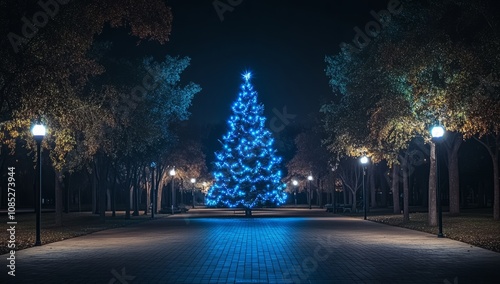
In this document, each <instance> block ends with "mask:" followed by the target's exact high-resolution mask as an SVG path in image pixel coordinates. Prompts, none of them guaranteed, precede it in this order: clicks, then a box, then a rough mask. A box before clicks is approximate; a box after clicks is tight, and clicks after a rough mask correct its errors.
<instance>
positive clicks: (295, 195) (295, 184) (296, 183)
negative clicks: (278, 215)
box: [292, 180, 299, 207]
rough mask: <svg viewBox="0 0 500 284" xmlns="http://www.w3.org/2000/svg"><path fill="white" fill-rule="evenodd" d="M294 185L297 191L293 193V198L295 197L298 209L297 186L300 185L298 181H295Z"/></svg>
mask: <svg viewBox="0 0 500 284" xmlns="http://www.w3.org/2000/svg"><path fill="white" fill-rule="evenodd" d="M292 184H293V186H294V189H295V191H294V192H293V196H294V197H295V207H297V185H298V184H299V182H298V181H296V180H293V181H292Z"/></svg>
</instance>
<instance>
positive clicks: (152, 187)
mask: <svg viewBox="0 0 500 284" xmlns="http://www.w3.org/2000/svg"><path fill="white" fill-rule="evenodd" d="M155 168H156V163H155V162H152V163H151V195H153V196H152V198H151V219H154V218H155V211H156V191H155Z"/></svg>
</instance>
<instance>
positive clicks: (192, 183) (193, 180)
mask: <svg viewBox="0 0 500 284" xmlns="http://www.w3.org/2000/svg"><path fill="white" fill-rule="evenodd" d="M195 182H196V179H194V178H192V179H191V185H192V186H193V189H192V190H191V195H192V196H193V204H192V205H191V208H194V183H195Z"/></svg>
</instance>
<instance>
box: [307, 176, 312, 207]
mask: <svg viewBox="0 0 500 284" xmlns="http://www.w3.org/2000/svg"><path fill="white" fill-rule="evenodd" d="M307 180H308V181H309V209H311V199H312V197H311V181H312V180H313V177H312V175H309V176H308V177H307Z"/></svg>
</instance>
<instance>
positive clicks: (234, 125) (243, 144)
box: [207, 73, 286, 212]
mask: <svg viewBox="0 0 500 284" xmlns="http://www.w3.org/2000/svg"><path fill="white" fill-rule="evenodd" d="M243 78H244V83H243V84H242V85H241V92H240V93H239V95H238V99H237V100H236V102H234V104H233V105H232V111H233V114H232V115H231V117H230V119H229V121H228V125H229V131H228V133H227V134H226V135H225V136H223V138H222V139H223V141H222V142H221V143H222V149H221V150H220V151H219V152H217V153H215V156H216V161H215V172H214V177H215V183H214V185H213V186H212V187H211V188H210V190H209V191H208V194H207V205H208V206H219V207H242V208H246V209H248V210H249V209H250V208H253V207H260V206H277V205H280V204H282V203H284V202H285V199H286V194H285V192H284V189H285V184H283V183H281V182H280V180H281V171H280V169H279V167H280V163H281V158H280V157H277V156H276V150H275V149H274V147H273V144H274V139H273V137H272V135H271V132H269V130H267V129H266V127H265V122H266V118H265V117H264V116H263V112H264V106H263V105H260V104H258V103H257V92H255V91H254V90H253V87H252V84H251V83H250V78H251V73H246V74H244V75H243ZM248 210H247V212H248Z"/></svg>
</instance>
